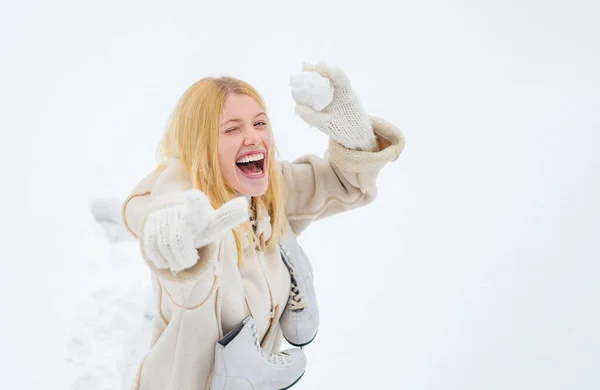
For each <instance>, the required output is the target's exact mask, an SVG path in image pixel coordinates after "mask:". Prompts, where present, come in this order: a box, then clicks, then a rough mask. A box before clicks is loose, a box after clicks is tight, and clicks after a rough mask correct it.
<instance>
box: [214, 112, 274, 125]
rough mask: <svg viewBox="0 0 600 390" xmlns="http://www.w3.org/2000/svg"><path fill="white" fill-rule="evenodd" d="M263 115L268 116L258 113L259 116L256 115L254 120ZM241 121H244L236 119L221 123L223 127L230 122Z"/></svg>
mask: <svg viewBox="0 0 600 390" xmlns="http://www.w3.org/2000/svg"><path fill="white" fill-rule="evenodd" d="M261 115H267V114H265V113H264V112H261V113H258V114H256V115H255V116H254V118H257V117H259V116H261ZM241 121H242V120H241V119H238V118H235V119H228V120H226V121H225V122H223V123H221V126H223V125H226V124H227V123H229V122H241Z"/></svg>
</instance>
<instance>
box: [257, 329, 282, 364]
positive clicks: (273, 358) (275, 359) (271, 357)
mask: <svg viewBox="0 0 600 390" xmlns="http://www.w3.org/2000/svg"><path fill="white" fill-rule="evenodd" d="M250 329H252V338H253V339H254V346H255V347H256V350H257V351H258V352H259V353H260V355H261V357H262V358H263V359H264V358H265V357H266V358H267V361H268V362H269V363H273V364H284V363H291V362H292V360H291V358H290V355H288V354H287V353H285V352H277V353H267V352H265V351H264V350H263V349H262V348H261V346H260V343H259V342H258V331H257V330H256V325H255V324H252V325H251V326H250Z"/></svg>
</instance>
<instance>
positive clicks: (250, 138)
mask: <svg viewBox="0 0 600 390" xmlns="http://www.w3.org/2000/svg"><path fill="white" fill-rule="evenodd" d="M260 142H261V140H260V137H259V135H258V133H257V132H256V130H255V129H254V127H253V126H250V127H248V128H246V129H244V145H246V146H250V145H258V144H260Z"/></svg>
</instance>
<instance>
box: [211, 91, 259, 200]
mask: <svg viewBox="0 0 600 390" xmlns="http://www.w3.org/2000/svg"><path fill="white" fill-rule="evenodd" d="M270 152H271V128H270V125H269V123H268V122H267V115H266V114H265V113H264V112H263V109H262V108H261V107H260V105H258V103H257V102H256V101H255V100H254V99H253V98H251V97H250V96H247V95H229V97H228V98H227V100H226V101H225V106H224V107H223V112H222V113H221V116H220V118H219V165H220V167H221V172H222V173H223V177H224V178H225V181H226V182H227V184H228V185H229V186H230V187H231V188H233V189H234V190H235V191H237V192H238V193H240V194H242V195H247V196H255V197H256V196H261V195H263V194H264V193H265V192H266V191H267V187H268V185H269V176H268V168H269V167H268V161H269V159H268V156H269V154H270Z"/></svg>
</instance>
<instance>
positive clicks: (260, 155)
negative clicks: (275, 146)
mask: <svg viewBox="0 0 600 390" xmlns="http://www.w3.org/2000/svg"><path fill="white" fill-rule="evenodd" d="M264 158H265V155H264V153H256V154H251V155H249V156H245V157H244V158H240V159H239V160H237V161H236V163H237V164H242V163H249V162H250V161H258V160H262V159H264Z"/></svg>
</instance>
